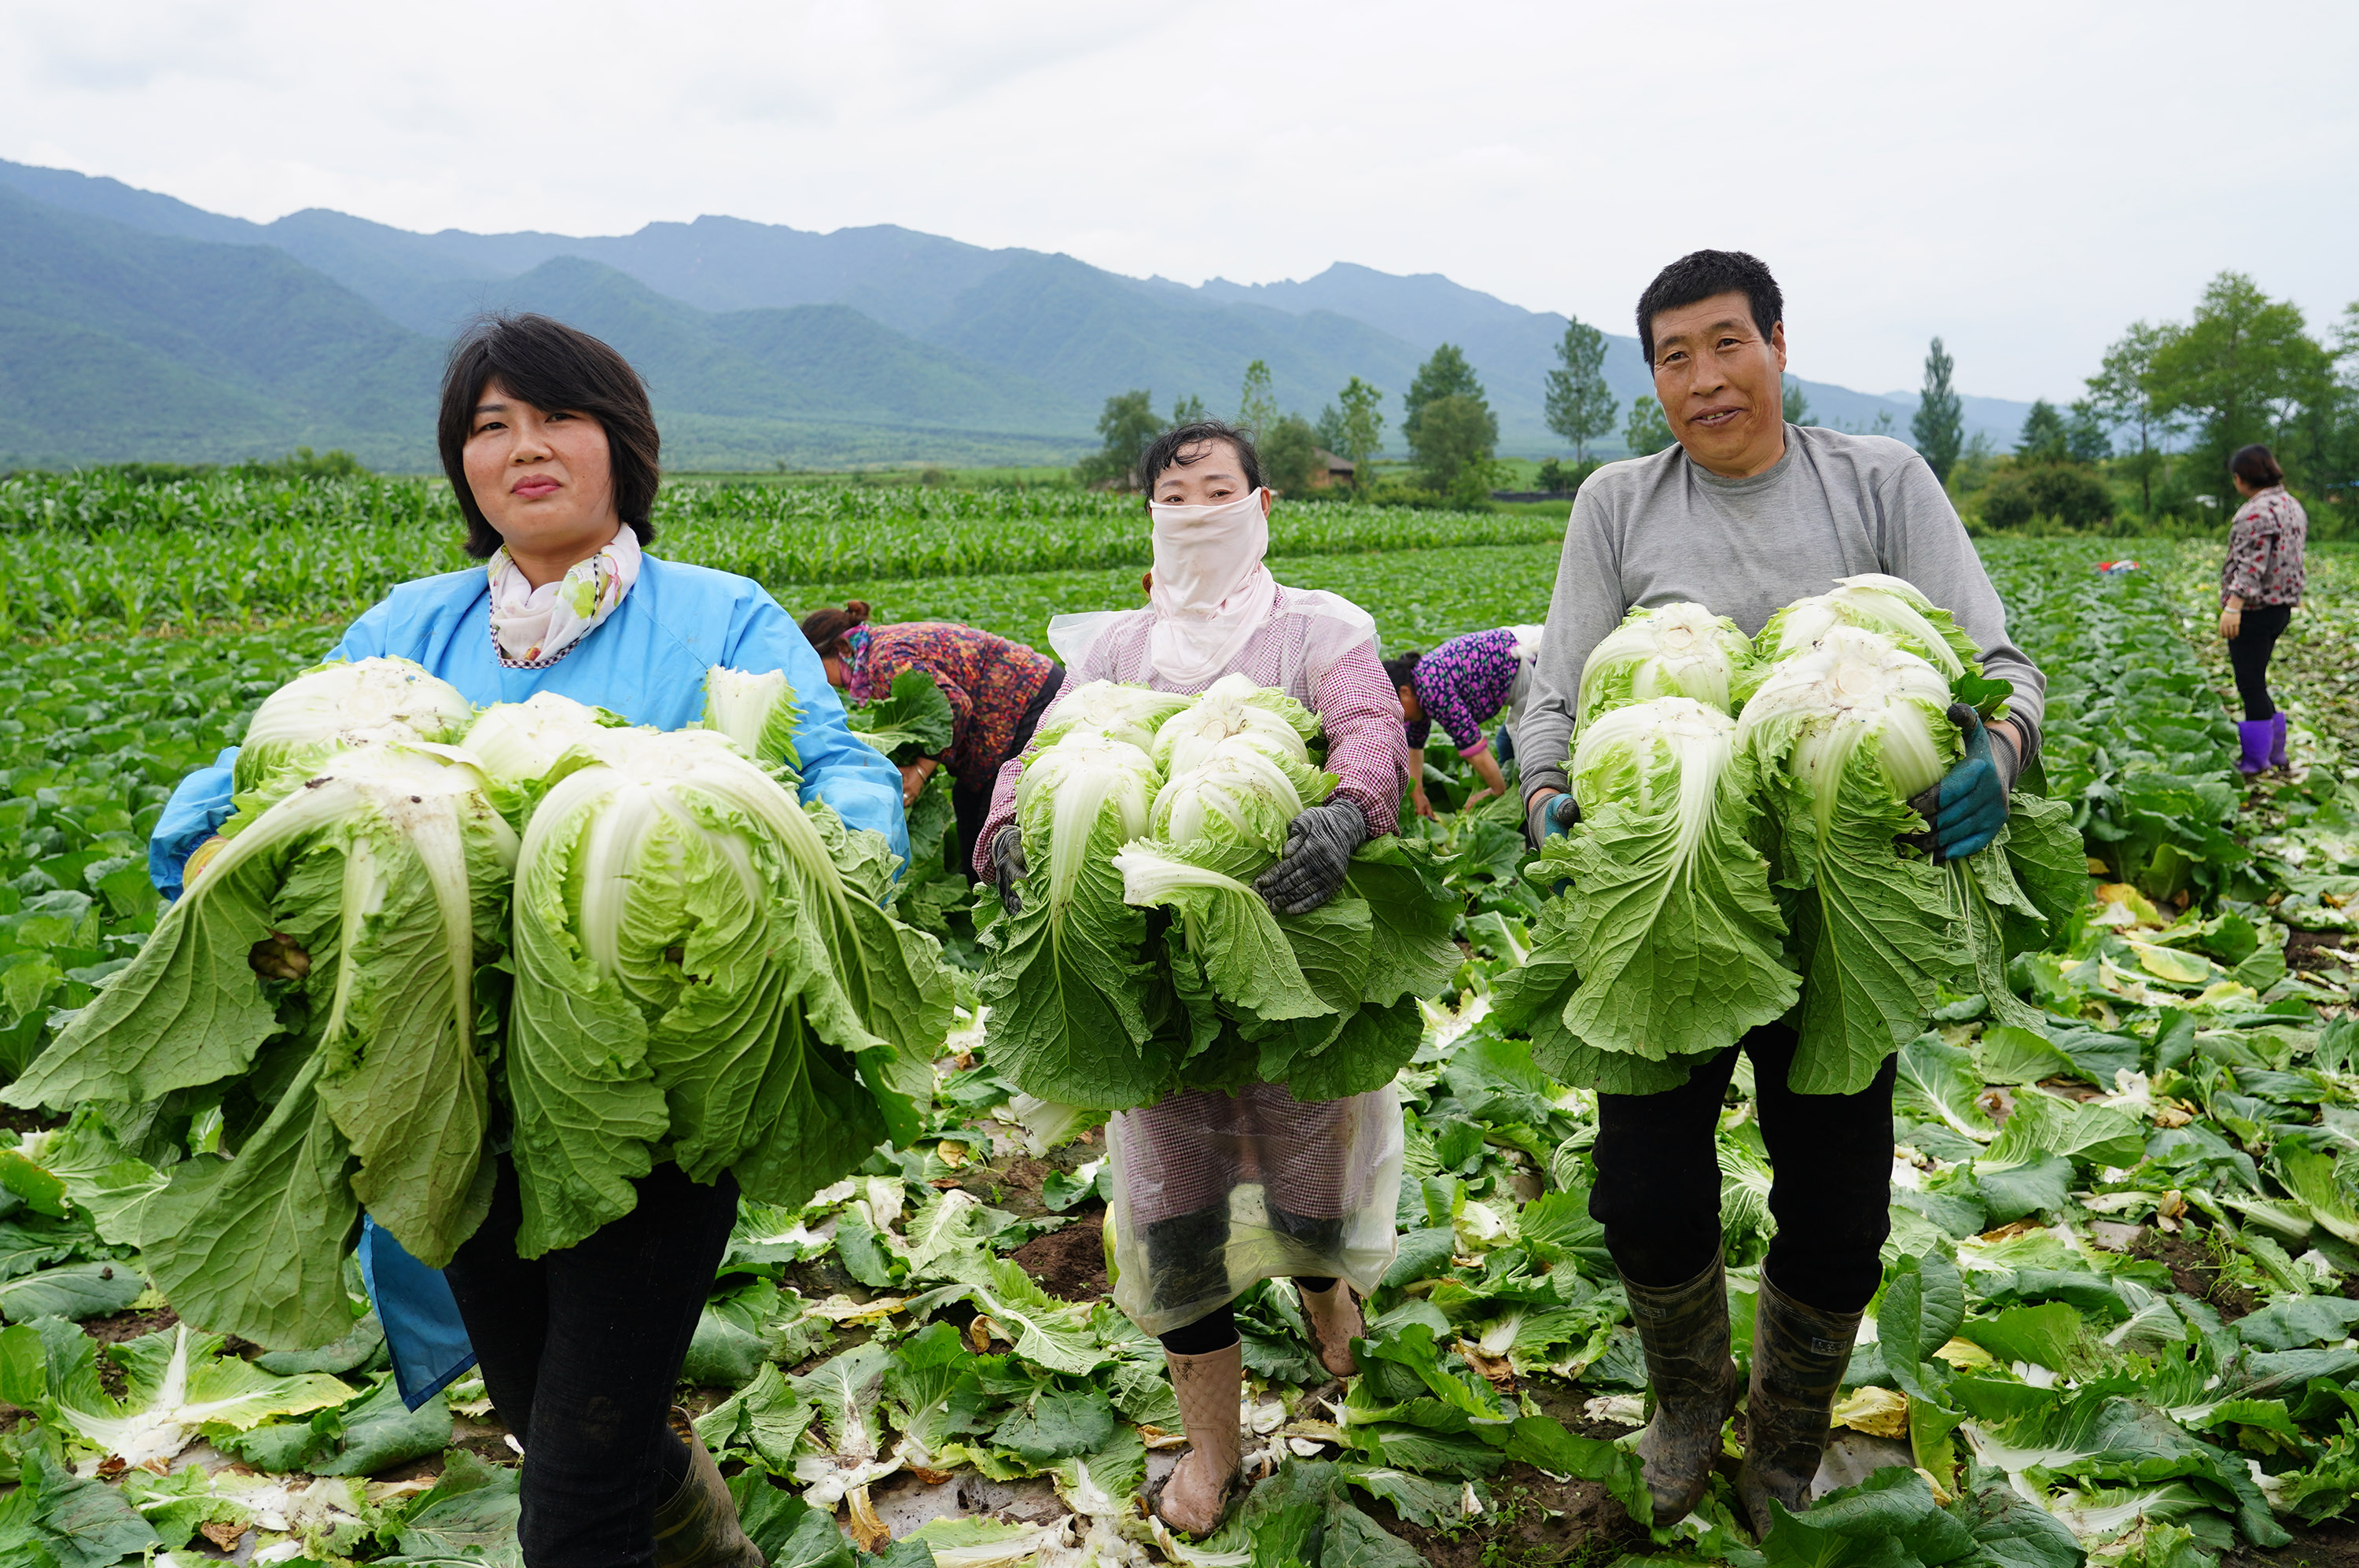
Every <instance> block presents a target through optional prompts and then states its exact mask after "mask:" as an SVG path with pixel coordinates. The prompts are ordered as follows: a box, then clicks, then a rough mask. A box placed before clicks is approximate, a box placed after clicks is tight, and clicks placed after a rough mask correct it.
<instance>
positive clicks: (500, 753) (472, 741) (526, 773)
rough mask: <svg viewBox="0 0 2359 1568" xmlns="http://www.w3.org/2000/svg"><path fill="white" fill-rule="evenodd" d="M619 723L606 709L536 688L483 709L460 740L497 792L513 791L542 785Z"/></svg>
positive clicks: (598, 741) (612, 732) (595, 744)
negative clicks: (571, 757)
mask: <svg viewBox="0 0 2359 1568" xmlns="http://www.w3.org/2000/svg"><path fill="white" fill-rule="evenodd" d="M620 722H621V721H620V720H619V719H617V718H616V716H615V715H614V714H613V713H608V712H607V711H606V710H604V709H603V708H592V707H591V706H589V705H588V704H587V703H583V702H575V701H574V700H573V699H572V698H571V697H560V696H559V695H558V694H557V693H556V692H554V691H537V692H535V693H534V694H533V695H532V696H531V697H530V698H528V699H527V700H526V701H524V702H497V703H495V704H493V705H492V706H491V707H488V708H486V709H484V713H483V716H482V717H481V718H479V719H477V720H476V721H475V723H474V725H473V728H471V729H469V730H468V731H467V734H466V738H465V739H463V740H462V741H461V742H460V743H459V744H460V746H461V747H462V749H463V750H465V751H466V752H468V753H469V754H470V755H471V756H473V757H474V759H475V762H476V764H477V766H479V767H481V768H483V770H484V778H485V779H488V780H490V781H491V783H492V785H493V787H494V789H495V790H503V789H504V790H510V791H514V790H520V789H525V788H526V787H527V786H529V785H534V784H538V783H539V782H540V781H541V780H543V779H546V778H547V777H548V776H549V772H550V770H551V769H553V768H556V766H557V765H558V763H560V761H562V760H564V758H565V756H566V754H567V753H569V752H571V751H572V750H574V749H575V748H576V747H579V746H590V747H592V748H593V749H594V748H595V747H596V746H598V745H599V744H600V743H601V742H602V741H603V740H604V739H605V737H606V736H608V735H612V734H614V726H615V725H617V724H620Z"/></svg>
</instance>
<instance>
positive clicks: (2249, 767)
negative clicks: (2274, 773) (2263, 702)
mask: <svg viewBox="0 0 2359 1568" xmlns="http://www.w3.org/2000/svg"><path fill="white" fill-rule="evenodd" d="M2276 738H2277V721H2276V720H2275V719H2238V720H2237V721H2236V739H2237V740H2238V741H2239V742H2241V743H2242V745H2241V749H2240V750H2239V752H2238V754H2237V757H2236V771H2237V772H2239V773H2241V774H2243V775H2244V776H2245V778H2247V779H2249V778H2251V777H2252V776H2253V775H2254V774H2256V773H2258V772H2259V771H2260V770H2261V769H2262V768H2267V766H2268V765H2269V747H2270V746H2271V744H2272V743H2273V742H2274V741H2275V740H2276Z"/></svg>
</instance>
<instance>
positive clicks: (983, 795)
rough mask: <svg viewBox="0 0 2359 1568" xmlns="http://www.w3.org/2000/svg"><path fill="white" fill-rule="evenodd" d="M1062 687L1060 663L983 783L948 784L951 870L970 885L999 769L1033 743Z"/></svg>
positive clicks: (1027, 708) (1028, 705)
mask: <svg viewBox="0 0 2359 1568" xmlns="http://www.w3.org/2000/svg"><path fill="white" fill-rule="evenodd" d="M1064 684H1065V667H1064V666H1063V665H1061V664H1060V665H1058V666H1057V667H1055V668H1054V669H1052V670H1049V677H1048V679H1047V680H1045V681H1041V682H1040V689H1039V690H1038V691H1035V692H1033V693H1032V700H1031V701H1030V702H1027V703H1025V704H1024V713H1023V716H1022V717H1020V718H1018V719H1017V720H1016V733H1015V734H1014V735H1010V736H1008V737H1007V749H1006V751H1005V752H1002V753H1001V754H1000V757H999V760H998V761H997V762H995V763H993V764H992V765H991V769H990V771H989V772H987V773H985V774H984V782H983V783H982V784H980V785H977V786H975V787H973V788H969V787H968V786H966V785H964V784H962V783H960V782H959V781H958V780H956V779H952V780H951V811H953V812H955V813H956V814H957V816H958V864H957V865H956V866H952V867H951V870H953V871H955V872H957V873H958V874H959V875H960V876H961V877H965V878H966V879H967V880H968V881H970V882H972V881H973V880H974V844H975V840H977V839H979V838H981V837H982V836H983V824H984V823H985V822H989V821H990V820H991V790H992V786H993V785H995V784H996V783H997V782H998V781H999V770H1000V769H1001V768H1005V767H1006V766H1007V764H1008V763H1009V762H1010V761H1011V760H1012V759H1014V758H1016V757H1021V756H1023V755H1024V748H1025V747H1026V746H1030V745H1031V744H1032V732H1033V731H1034V730H1037V729H1038V728H1039V727H1040V715H1041V714H1043V713H1047V712H1048V711H1049V703H1050V702H1054V701H1055V700H1056V697H1057V693H1058V691H1060V690H1062V689H1063V687H1064Z"/></svg>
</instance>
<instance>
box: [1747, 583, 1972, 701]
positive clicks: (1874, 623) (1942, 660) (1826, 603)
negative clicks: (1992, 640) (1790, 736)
mask: <svg viewBox="0 0 2359 1568" xmlns="http://www.w3.org/2000/svg"><path fill="white" fill-rule="evenodd" d="M1837 626H1857V627H1860V628H1861V629H1863V630H1865V631H1871V632H1876V633H1880V634H1881V635H1883V636H1884V637H1887V638H1889V639H1891V640H1892V641H1893V642H1894V643H1896V644H1897V645H1898V646H1899V647H1901V648H1904V649H1906V650H1907V651H1908V652H1910V653H1913V654H1915V655H1916V656H1917V657H1918V658H1919V659H1924V660H1925V661H1926V662H1927V663H1929V664H1930V665H1932V666H1933V667H1934V668H1935V669H1936V670H1940V672H1941V674H1942V676H1943V678H1944V679H1946V680H1951V681H1954V680H1956V679H1957V678H1958V677H1959V676H1960V675H1962V674H1963V673H1965V670H1966V667H1967V665H1968V664H1969V663H1971V662H1973V658H1974V649H1973V645H1972V643H1971V642H1970V641H1969V640H1968V639H1967V637H1966V636H1965V634H1964V633H1963V632H1962V631H1960V630H1959V629H1958V624H1957V622H1955V621H1954V620H1952V619H1951V617H1950V613H1949V612H1948V611H1947V610H1944V609H1942V608H1941V607H1940V605H1938V604H1934V603H1933V601H1932V600H1930V599H1929V598H1927V597H1926V596H1925V595H1924V594H1923V593H1919V592H1918V591H1917V588H1916V585H1915V584H1913V583H1907V582H1904V581H1903V580H1901V579H1900V578H1897V577H1890V576H1886V574H1885V573H1883V572H1861V573H1860V574H1859V575H1858V576H1856V577H1840V578H1837V579H1836V580H1835V585H1834V587H1833V588H1832V589H1831V590H1830V591H1828V592H1827V593H1813V594H1811V595H1810V597H1809V598H1807V599H1797V600H1795V601H1794V602H1793V603H1792V604H1788V605H1787V606H1786V607H1785V608H1784V609H1782V610H1780V611H1778V612H1777V614H1776V615H1772V616H1771V617H1769V624H1768V625H1767V626H1763V627H1762V628H1761V656H1762V657H1763V658H1764V659H1790V658H1792V657H1793V656H1794V655H1795V654H1798V653H1801V652H1803V651H1805V650H1806V649H1809V648H1813V647H1816V646H1817V645H1818V644H1819V643H1820V642H1821V640H1823V639H1824V638H1825V637H1826V635H1827V634H1828V633H1829V632H1830V631H1832V630H1833V629H1834V628H1835V627H1837Z"/></svg>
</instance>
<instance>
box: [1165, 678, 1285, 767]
mask: <svg viewBox="0 0 2359 1568" xmlns="http://www.w3.org/2000/svg"><path fill="white" fill-rule="evenodd" d="M1318 733H1319V717H1318V715H1317V714H1315V713H1312V712H1311V711H1310V709H1308V708H1306V707H1304V706H1303V705H1302V704H1301V703H1299V702H1296V701H1295V700H1294V699H1293V698H1291V697H1289V696H1288V695H1287V694H1286V693H1285V692H1283V691H1275V690H1271V689H1269V688H1266V687H1262V686H1256V685H1255V684H1254V682H1253V678H1252V677H1250V676H1246V675H1223V676H1222V677H1221V678H1220V679H1219V680H1218V681H1213V682H1212V685H1210V686H1208V687H1206V688H1205V689H1204V691H1203V694H1202V695H1201V696H1199V697H1198V698H1196V699H1195V701H1194V702H1191V703H1190V704H1189V706H1188V707H1187V709H1186V710H1185V711H1184V712H1181V713H1174V714H1173V715H1172V716H1171V717H1169V718H1168V719H1166V720H1164V721H1163V724H1162V727H1160V728H1159V729H1158V730H1157V731H1156V732H1155V765H1156V766H1157V767H1158V768H1162V769H1163V771H1164V774H1165V775H1166V776H1167V777H1169V778H1177V777H1179V776H1180V774H1182V773H1185V772H1188V771H1189V770H1190V768H1200V767H1201V766H1203V764H1204V763H1205V762H1206V761H1207V760H1209V759H1210V758H1211V757H1212V748H1213V747H1214V746H1218V745H1219V744H1220V743H1221V742H1222V741H1224V740H1227V739H1228V738H1230V737H1231V736H1232V735H1253V736H1255V737H1256V739H1257V740H1258V741H1259V742H1260V743H1261V744H1262V745H1263V746H1266V747H1267V748H1268V749H1270V750H1272V751H1273V752H1276V753H1278V754H1281V755H1283V756H1286V757H1289V758H1291V759H1292V760H1294V761H1296V762H1307V761H1309V760H1310V750H1309V749H1308V746H1307V745H1306V743H1307V742H1308V741H1309V740H1310V737H1311V736H1312V735H1317V734H1318Z"/></svg>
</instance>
